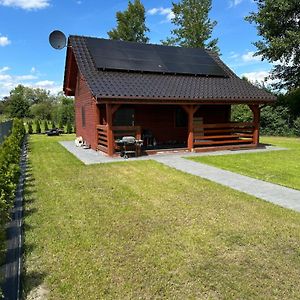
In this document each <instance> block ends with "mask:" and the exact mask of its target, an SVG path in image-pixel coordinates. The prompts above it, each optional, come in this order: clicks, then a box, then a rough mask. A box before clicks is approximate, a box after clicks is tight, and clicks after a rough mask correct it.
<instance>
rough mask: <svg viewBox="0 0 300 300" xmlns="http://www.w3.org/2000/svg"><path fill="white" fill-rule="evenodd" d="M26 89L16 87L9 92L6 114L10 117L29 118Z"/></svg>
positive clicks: (21, 86) (19, 86)
mask: <svg viewBox="0 0 300 300" xmlns="http://www.w3.org/2000/svg"><path fill="white" fill-rule="evenodd" d="M26 94H27V88H26V87H24V86H23V85H21V84H20V85H18V86H17V87H15V88H14V89H13V90H12V91H11V92H10V96H9V100H8V104H7V105H8V112H9V115H10V117H14V118H24V117H27V116H29V106H30V104H29V101H28V99H27V97H26Z"/></svg>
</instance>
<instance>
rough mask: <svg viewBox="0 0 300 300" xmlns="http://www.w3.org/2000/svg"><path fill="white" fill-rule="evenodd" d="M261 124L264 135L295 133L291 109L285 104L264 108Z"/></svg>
mask: <svg viewBox="0 0 300 300" xmlns="http://www.w3.org/2000/svg"><path fill="white" fill-rule="evenodd" d="M260 124H261V133H262V134H264V135H279V136H289V135H292V134H293V129H292V124H291V117H290V111H289V109H288V108H287V107H284V106H277V107H271V106H266V107H265V108H263V109H262V110H261V119H260Z"/></svg>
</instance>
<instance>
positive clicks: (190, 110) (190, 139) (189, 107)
mask: <svg viewBox="0 0 300 300" xmlns="http://www.w3.org/2000/svg"><path fill="white" fill-rule="evenodd" d="M182 108H183V109H184V110H185V111H186V113H187V114H188V140H187V146H188V149H189V151H193V148H194V113H195V112H196V111H197V110H198V108H199V105H182Z"/></svg>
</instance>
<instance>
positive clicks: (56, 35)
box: [49, 30, 67, 50]
mask: <svg viewBox="0 0 300 300" xmlns="http://www.w3.org/2000/svg"><path fill="white" fill-rule="evenodd" d="M49 43H50V45H51V46H52V47H53V48H54V49H58V50H61V49H63V48H65V47H66V45H67V38H66V36H65V34H64V33H63V32H61V31H59V30H54V31H52V32H51V33H50V35H49Z"/></svg>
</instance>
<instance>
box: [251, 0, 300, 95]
mask: <svg viewBox="0 0 300 300" xmlns="http://www.w3.org/2000/svg"><path fill="white" fill-rule="evenodd" d="M255 2H256V3H257V6H258V11H257V12H252V13H251V14H250V15H249V16H247V17H246V20H247V21H249V22H250V23H255V24H256V25H257V30H258V34H259V35H260V36H261V37H262V40H260V41H257V42H255V43H254V45H255V46H256V47H257V49H258V51H257V53H256V54H257V55H261V56H262V57H263V58H264V59H266V60H268V61H269V62H271V63H274V64H275V67H274V68H273V70H272V75H271V78H273V79H279V81H278V82H277V83H275V84H274V86H275V87H276V88H286V89H288V90H292V89H296V88H299V87H300V47H299V44H300V34H299V32H300V5H299V0H255Z"/></svg>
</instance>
